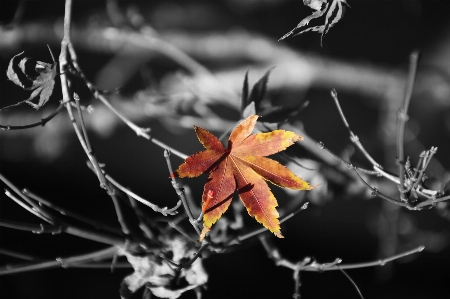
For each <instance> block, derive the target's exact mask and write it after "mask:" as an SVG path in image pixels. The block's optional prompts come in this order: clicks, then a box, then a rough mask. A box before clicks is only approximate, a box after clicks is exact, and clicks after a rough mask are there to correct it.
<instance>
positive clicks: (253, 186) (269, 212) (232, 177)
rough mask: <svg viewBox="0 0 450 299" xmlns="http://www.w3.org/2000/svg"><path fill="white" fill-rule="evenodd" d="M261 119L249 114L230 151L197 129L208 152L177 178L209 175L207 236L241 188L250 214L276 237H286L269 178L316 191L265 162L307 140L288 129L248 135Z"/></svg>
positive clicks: (182, 169)
mask: <svg viewBox="0 0 450 299" xmlns="http://www.w3.org/2000/svg"><path fill="white" fill-rule="evenodd" d="M258 117H259V116H257V115H250V116H249V117H248V118H247V119H245V120H244V121H242V122H241V123H240V124H239V125H238V126H237V127H236V128H235V129H234V130H233V132H232V133H231V135H230V138H229V140H228V149H226V148H225V147H224V146H223V145H222V143H221V142H220V141H219V139H217V137H216V136H214V135H213V134H211V133H210V132H208V131H207V130H205V129H202V128H199V127H196V126H194V129H195V132H196V134H197V137H198V139H199V140H200V142H201V143H202V144H203V146H204V147H205V148H206V150H205V151H202V152H198V153H196V154H194V155H192V156H190V157H188V158H187V159H186V160H185V161H184V163H183V164H181V165H180V167H179V168H178V169H177V170H176V171H175V172H174V173H173V175H175V176H178V177H181V178H184V177H197V176H199V175H201V174H202V173H210V175H209V178H208V181H207V182H206V184H205V187H204V191H203V197H202V202H203V205H202V211H203V213H204V216H203V227H204V229H203V234H202V235H203V236H204V234H205V233H206V232H207V231H209V230H210V229H211V226H212V225H213V224H214V223H215V222H216V221H217V220H218V219H219V218H220V217H221V216H222V214H223V213H224V212H225V211H226V210H227V209H228V207H229V205H230V203H231V199H232V197H233V194H234V191H235V190H237V191H238V194H239V197H240V199H241V201H242V203H243V204H244V206H245V207H246V209H247V212H248V213H249V215H250V216H252V217H254V218H255V219H256V220H257V221H258V222H259V223H261V224H262V225H264V226H265V227H266V228H267V229H268V230H270V231H271V232H272V233H274V234H275V236H277V237H279V238H283V236H282V235H281V231H280V222H279V220H278V217H279V215H278V212H277V210H276V207H277V200H276V199H275V196H274V195H273V194H272V192H271V191H270V188H269V186H268V185H267V183H266V182H265V180H267V181H269V182H271V183H273V184H275V185H277V186H281V187H286V188H290V189H298V190H311V189H312V188H313V187H311V186H310V185H309V184H308V183H307V182H305V181H303V180H302V179H301V178H299V177H298V176H296V175H295V174H294V173H293V172H291V171H290V170H289V169H288V168H287V167H285V166H283V165H281V164H280V163H278V162H277V161H274V160H272V159H269V158H265V156H268V155H272V154H275V153H277V152H280V151H282V150H285V149H286V148H287V147H289V146H291V145H292V144H294V142H296V141H298V140H302V139H303V137H301V136H300V135H297V134H295V133H294V132H290V131H285V130H275V131H272V132H268V133H258V134H253V135H251V136H250V134H251V133H252V131H253V128H254V127H255V125H256V121H257V119H258Z"/></svg>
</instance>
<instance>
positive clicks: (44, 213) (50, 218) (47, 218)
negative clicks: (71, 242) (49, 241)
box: [0, 173, 55, 224]
mask: <svg viewBox="0 0 450 299" xmlns="http://www.w3.org/2000/svg"><path fill="white" fill-rule="evenodd" d="M0 180H1V181H3V183H5V184H6V185H7V186H8V187H9V188H10V189H11V190H13V191H14V192H15V193H16V194H17V195H19V196H20V198H22V200H23V201H25V202H26V203H28V204H29V205H30V206H32V207H33V210H34V211H36V212H37V213H39V214H40V215H41V216H43V217H44V218H45V219H44V218H42V217H41V216H38V217H40V218H42V219H43V220H44V221H46V222H49V223H51V224H54V222H55V219H54V216H53V215H51V214H49V213H48V212H47V211H45V209H44V208H43V207H41V206H39V205H37V204H36V203H35V202H33V201H32V200H30V199H29V198H28V197H26V196H25V195H24V194H22V192H20V190H19V188H17V187H16V186H15V185H14V184H13V183H11V182H10V181H9V180H8V179H7V178H6V177H4V176H3V175H2V174H1V173H0ZM7 192H9V191H7ZM31 213H33V214H35V213H34V212H31ZM36 216H37V215H36Z"/></svg>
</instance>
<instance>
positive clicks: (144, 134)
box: [68, 43, 188, 159]
mask: <svg viewBox="0 0 450 299" xmlns="http://www.w3.org/2000/svg"><path fill="white" fill-rule="evenodd" d="M68 48H69V52H70V56H71V58H72V60H71V61H72V64H73V66H74V68H75V69H76V71H77V72H78V75H79V76H80V77H81V78H82V79H83V81H84V82H85V84H86V86H87V87H88V88H89V90H90V91H91V93H92V95H93V96H94V97H95V98H96V99H98V100H99V101H101V102H102V103H103V104H104V105H105V106H106V107H107V108H108V109H109V110H111V111H112V112H113V113H114V114H115V115H116V116H117V117H118V118H120V119H121V120H122V121H123V122H124V123H125V124H126V125H127V126H128V127H130V128H131V129H132V130H133V131H134V132H135V133H136V134H137V135H138V136H142V137H144V138H145V139H147V140H150V141H151V142H153V143H154V144H156V145H158V146H159V147H161V148H163V149H170V151H171V152H172V153H174V154H175V155H177V156H178V157H180V158H181V159H186V158H187V157H188V156H187V155H185V154H183V153H181V152H179V151H177V150H176V149H173V148H171V147H170V146H168V145H166V144H165V143H163V142H161V141H159V140H158V139H155V138H153V137H151V136H150V135H149V134H147V133H148V132H149V131H150V129H149V128H141V127H139V126H137V125H136V124H134V123H133V122H132V121H131V120H130V119H128V118H127V117H126V116H125V115H123V114H122V113H120V112H119V111H118V110H117V109H116V108H115V107H114V106H112V105H111V103H110V102H109V101H108V99H106V97H104V96H103V95H102V94H101V92H100V91H99V90H98V89H97V88H96V87H95V86H94V85H93V84H92V83H91V82H90V81H89V80H88V79H87V78H86V76H85V75H84V73H83V71H82V70H81V68H80V66H79V65H78V62H77V55H76V52H75V49H74V48H73V46H72V44H71V43H69V45H68Z"/></svg>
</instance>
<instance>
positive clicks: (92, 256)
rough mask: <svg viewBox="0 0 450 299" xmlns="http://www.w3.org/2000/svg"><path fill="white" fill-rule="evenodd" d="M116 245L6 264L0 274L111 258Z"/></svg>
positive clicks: (114, 252) (67, 266)
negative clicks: (42, 260)
mask: <svg viewBox="0 0 450 299" xmlns="http://www.w3.org/2000/svg"><path fill="white" fill-rule="evenodd" d="M117 250H118V248H117V247H114V246H113V247H108V248H106V249H102V250H99V251H94V252H91V253H88V254H83V255H77V256H73V257H67V258H56V259H55V260H50V261H46V262H40V263H32V264H23V265H13V266H11V265H8V266H6V267H3V268H0V275H8V274H16V273H23V272H30V271H36V270H44V269H51V268H59V267H62V268H70V267H71V266H72V265H76V264H82V263H89V262H91V261H100V260H104V259H108V258H111V257H112V256H113V255H114V254H116V253H117Z"/></svg>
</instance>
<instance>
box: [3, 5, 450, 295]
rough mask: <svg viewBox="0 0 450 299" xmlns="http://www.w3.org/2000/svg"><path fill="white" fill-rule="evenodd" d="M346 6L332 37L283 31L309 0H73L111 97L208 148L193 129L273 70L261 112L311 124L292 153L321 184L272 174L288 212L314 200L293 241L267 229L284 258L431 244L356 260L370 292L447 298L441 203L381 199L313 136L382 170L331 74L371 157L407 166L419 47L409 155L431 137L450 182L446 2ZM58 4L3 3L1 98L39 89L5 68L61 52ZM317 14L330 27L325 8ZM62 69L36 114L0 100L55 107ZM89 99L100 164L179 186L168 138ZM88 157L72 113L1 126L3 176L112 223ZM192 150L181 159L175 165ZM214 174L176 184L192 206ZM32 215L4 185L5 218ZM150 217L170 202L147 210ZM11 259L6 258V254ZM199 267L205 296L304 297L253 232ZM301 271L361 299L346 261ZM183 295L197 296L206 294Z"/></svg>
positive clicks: (136, 186) (85, 276) (234, 113)
mask: <svg viewBox="0 0 450 299" xmlns="http://www.w3.org/2000/svg"><path fill="white" fill-rule="evenodd" d="M347 2H348V4H349V5H350V6H351V8H349V9H346V11H345V15H344V17H343V18H342V19H341V20H340V21H339V22H338V23H337V24H336V25H335V26H334V27H332V28H331V29H330V31H329V32H328V34H326V35H325V36H324V38H323V45H322V46H321V43H320V35H319V34H317V33H305V34H303V35H300V36H297V37H293V38H288V39H286V40H283V41H280V42H278V41H277V40H278V39H279V38H280V37H281V36H283V35H284V34H285V33H287V32H288V31H290V30H291V29H293V28H294V27H295V26H296V25H297V24H298V23H299V22H300V21H301V20H302V19H303V18H304V17H306V16H308V15H310V14H311V13H312V10H311V9H310V8H309V7H307V6H305V5H303V3H302V1H300V0H246V1H237V0H216V1H206V0H204V1H193V0H189V1H188V0H183V1H181V0H180V1H168V0H166V1H156V0H152V1H150V0H149V1H77V0H74V4H73V5H74V6H73V32H72V39H73V43H74V47H75V50H76V51H77V54H78V62H79V64H80V67H81V68H82V69H83V71H84V72H85V74H86V76H87V77H88V79H89V80H91V81H92V82H94V83H95V84H96V86H97V87H98V88H100V89H104V90H112V91H114V90H116V89H118V92H112V93H111V94H109V95H108V98H109V99H110V100H111V102H112V103H113V105H115V107H117V109H118V110H120V111H121V112H123V113H124V114H125V115H126V116H127V117H129V118H130V119H131V120H133V121H134V122H136V123H137V124H138V125H139V126H141V127H148V128H151V132H150V134H151V136H153V137H155V138H157V139H159V140H162V141H163V142H165V143H166V144H168V145H169V146H171V147H173V148H175V149H177V150H179V151H181V152H183V153H185V154H187V155H191V154H193V153H195V152H197V151H200V150H201V149H202V147H201V144H200V143H199V142H198V140H197V138H196V136H195V133H194V130H193V129H192V126H193V125H196V126H200V127H203V128H205V129H208V130H210V131H211V132H213V133H215V134H216V135H217V136H220V135H222V134H223V133H224V132H225V131H226V130H227V129H229V128H230V127H233V126H234V125H235V124H236V122H237V121H238V120H239V119H240V117H241V115H240V105H241V104H240V94H241V90H242V84H243V80H244V76H245V73H246V71H247V70H249V83H250V85H251V86H252V85H253V84H254V83H255V82H256V81H257V80H258V79H259V78H261V77H262V76H263V74H264V73H265V72H266V71H267V70H268V69H270V68H271V67H276V68H275V69H274V70H273V71H272V73H271V75H270V78H269V83H268V91H267V94H266V96H265V98H264V101H263V103H262V104H261V110H260V111H257V113H258V114H261V115H263V116H264V117H263V118H262V120H263V121H264V118H265V117H266V118H265V119H267V121H270V122H278V123H281V122H284V121H285V119H286V118H287V116H288V115H289V116H291V117H290V118H289V120H288V122H287V123H286V124H284V127H283V128H287V129H290V130H294V131H296V132H297V133H299V134H302V135H304V136H305V142H304V143H302V144H301V145H298V146H297V145H296V146H295V147H294V146H293V147H292V148H290V150H289V151H288V153H289V154H290V155H292V156H293V157H295V159H294V160H295V161H296V163H297V164H301V165H303V166H304V167H299V166H298V165H297V164H295V163H293V162H289V167H290V168H291V169H292V170H293V171H294V172H295V173H296V174H298V175H299V176H300V177H302V178H304V179H305V180H307V181H309V182H311V183H312V184H318V183H321V184H322V185H321V186H320V187H318V188H317V189H316V190H314V191H312V192H307V193H306V194H305V192H289V191H286V190H282V189H280V188H277V187H273V188H272V189H273V192H274V194H275V196H276V197H277V199H278V201H279V205H280V207H279V211H280V214H283V212H284V213H286V212H287V211H289V207H292V206H293V202H294V205H295V204H301V203H303V202H305V201H309V202H310V205H309V208H308V209H307V210H306V211H302V212H301V213H300V214H298V215H297V216H296V217H294V218H293V219H291V220H289V221H288V222H286V223H285V224H283V226H282V231H283V234H284V236H285V239H282V240H273V242H274V244H275V245H276V246H277V248H278V249H279V250H280V252H281V254H282V255H283V256H284V257H286V258H287V259H289V260H291V261H294V262H295V261H300V260H302V259H303V258H304V257H306V256H310V257H313V258H315V259H317V261H319V262H331V261H334V260H335V259H336V258H341V259H342V260H343V263H358V262H365V261H372V260H376V259H379V258H385V257H389V256H392V255H394V254H397V253H400V252H403V251H406V250H410V249H413V248H415V247H417V246H419V245H424V246H425V247H426V249H425V251H423V252H422V253H420V254H415V255H413V256H410V257H407V258H404V259H401V260H398V261H396V262H394V263H391V264H386V265H385V266H383V267H373V268H367V269H359V270H349V271H347V273H348V274H349V275H350V276H351V277H352V278H353V279H354V281H355V283H356V284H357V285H358V287H359V288H360V290H361V292H362V294H363V295H364V298H366V299H367V298H379V297H380V296H381V295H382V296H383V297H384V298H386V299H387V298H398V297H402V298H448V296H449V295H450V288H449V284H448V282H449V279H450V270H449V269H450V248H449V238H450V229H449V228H450V226H449V221H450V207H449V206H448V204H447V203H441V204H439V205H438V206H436V207H435V208H433V209H431V210H424V211H421V212H416V211H409V210H406V209H400V208H398V207H397V206H393V205H392V204H390V203H388V202H385V201H383V200H382V199H380V198H375V197H373V196H371V195H370V192H369V190H368V189H367V188H365V187H364V186H363V185H362V183H361V182H360V181H358V180H357V179H356V178H355V176H354V174H353V173H351V172H350V171H349V170H348V169H346V168H345V167H341V165H339V164H338V163H337V162H336V161H334V160H333V159H332V158H331V156H329V155H327V154H326V153H325V152H323V151H321V150H320V149H319V148H318V147H317V146H316V142H318V141H322V142H324V143H325V145H326V146H327V147H328V148H330V149H331V150H332V151H333V152H334V153H335V154H337V155H339V156H341V157H343V158H345V159H347V160H351V161H352V163H354V164H355V165H357V166H361V167H365V168H370V167H371V165H370V163H369V162H368V161H366V160H365V159H364V156H363V155H361V154H360V153H358V152H357V151H356V150H355V147H354V146H353V145H352V144H351V141H350V139H349V134H348V131H347V129H346V128H345V126H344V124H343V122H342V120H341V119H340V116H339V114H338V111H337V109H336V106H335V105H334V103H333V100H332V98H331V96H330V90H331V89H332V88H336V89H337V92H338V95H339V99H340V103H341V106H342V109H343V111H344V113H345V115H346V117H347V120H348V122H349V124H350V126H351V128H352V131H353V132H354V133H355V134H356V135H358V136H359V138H360V141H361V142H362V144H363V145H364V147H365V148H366V149H367V151H368V152H369V153H370V154H371V155H372V156H373V157H374V158H375V160H377V161H378V162H379V163H380V164H382V165H383V166H384V167H385V169H386V170H388V171H392V172H394V173H396V172H397V166H396V164H395V156H396V151H395V141H396V139H395V138H396V137H395V130H396V115H397V111H398V109H399V107H400V105H401V101H402V97H403V93H404V87H405V80H406V72H407V69H408V56H409V54H410V53H411V52H412V51H414V50H419V51H420V53H421V59H420V62H419V66H418V72H417V79H416V84H415V86H414V91H413V96H412V99H411V105H410V107H409V111H408V114H409V116H410V119H409V121H408V123H407V130H406V137H405V151H406V154H407V155H408V156H410V157H411V162H412V165H415V164H416V163H417V161H418V157H419V154H420V153H421V152H422V151H423V150H428V149H430V147H432V146H435V147H438V152H437V154H436V155H435V158H434V159H433V161H432V162H431V164H430V167H429V168H428V171H427V176H428V180H427V186H428V187H429V188H430V189H434V190H443V191H444V189H445V184H446V182H448V181H449V179H450V173H449V170H450V154H449V153H450V56H449V55H450V54H449V53H450V21H449V18H448V17H447V15H448V11H450V2H448V1H419V0H403V1H402V0H395V1H394V0H391V1H380V0H377V1H368V0H367V1H352V0H348V1H347ZM63 15H64V1H31V0H30V1H9V0H6V1H5V0H2V1H1V2H0V69H1V70H3V71H2V74H3V75H1V76H0V106H1V107H4V106H7V105H11V104H14V103H16V102H18V101H21V100H24V99H26V98H28V96H29V92H27V91H24V90H22V89H20V88H19V87H18V86H16V85H14V84H13V83H12V82H10V81H8V80H7V77H6V69H7V67H8V63H9V61H10V59H11V58H12V57H13V56H14V55H16V54H18V53H20V52H22V51H26V54H27V56H29V57H32V58H34V59H36V60H38V61H43V62H48V63H50V62H51V56H50V54H49V53H48V49H47V46H46V45H47V44H48V45H49V46H50V48H51V49H52V51H53V52H54V54H55V56H56V57H57V56H58V55H59V49H60V43H61V39H62V29H63V24H62V20H63ZM311 24H312V25H321V24H323V19H317V20H313V21H312V22H311ZM56 82H57V83H56V84H55V90H54V92H53V95H52V96H51V98H50V100H49V102H48V103H47V104H46V105H45V106H44V107H42V108H40V109H39V110H38V111H35V110H34V109H33V108H31V107H30V106H25V105H23V106H20V107H18V108H16V109H14V110H11V111H7V112H0V124H1V125H23V124H28V123H32V122H36V121H39V120H40V119H41V118H43V117H45V116H47V115H49V114H50V113H51V112H52V111H53V110H54V109H55V108H56V107H57V106H58V101H59V100H61V88H60V85H59V83H58V80H56ZM75 84H77V82H75ZM78 84H80V86H81V82H78ZM80 98H81V103H82V104H83V105H91V106H92V107H93V112H92V113H90V114H87V113H86V115H85V120H86V124H87V126H88V130H89V131H88V132H89V134H90V138H91V141H92V144H93V147H94V149H95V153H96V155H97V157H98V159H99V161H100V162H101V163H104V164H105V165H106V166H105V169H106V171H107V172H108V173H109V174H110V175H111V176H113V177H114V178H115V179H117V180H118V181H120V182H121V183H122V184H123V185H124V186H128V187H130V188H131V189H132V190H133V191H134V192H136V193H137V194H139V195H141V196H142V197H144V198H148V199H149V200H151V201H152V202H154V203H157V204H159V205H160V206H169V207H172V206H174V205H175V204H176V202H177V200H178V198H177V195H176V193H175V192H174V190H173V188H172V186H171V183H170V180H169V179H168V174H169V172H168V170H167V167H166V162H165V159H164V156H163V149H161V148H159V147H157V146H156V145H154V144H152V143H151V142H148V141H146V140H145V139H143V138H138V137H137V136H136V134H135V133H134V132H133V131H131V130H130V129H129V128H128V127H126V126H125V125H124V124H123V123H122V122H121V121H120V120H119V119H118V118H117V117H116V116H114V115H113V114H112V113H111V112H109V111H108V110H107V109H106V108H105V107H104V106H103V105H102V104H101V103H100V102H99V101H97V100H95V99H94V98H93V97H92V96H91V95H90V93H89V90H87V89H83V88H82V87H80ZM277 109H278V110H277ZM279 110H280V111H281V112H279V113H277V111H279ZM288 112H289V113H288ZM85 161H86V157H85V155H84V152H83V151H82V148H81V146H80V144H79V142H78V140H77V138H76V135H75V133H74V132H73V129H72V127H71V123H70V121H69V119H68V118H67V113H66V112H65V111H62V112H61V113H60V114H58V115H57V116H56V117H55V118H54V119H52V120H51V121H50V122H49V123H47V124H46V125H45V126H44V127H37V128H33V129H29V130H21V131H0V172H1V173H2V174H3V175H4V176H6V177H7V178H8V179H9V180H10V181H12V182H13V183H15V184H16V185H17V186H18V187H19V188H27V189H29V190H32V191H33V192H35V193H37V194H39V195H41V196H42V197H44V198H46V199H48V200H51V201H53V202H55V203H58V204H59V205H62V206H64V207H67V208H70V209H72V210H74V211H77V212H79V213H82V214H83V215H85V216H87V217H91V218H93V219H98V220H101V221H104V222H107V223H110V224H111V225H114V226H117V227H118V224H117V223H116V222H117V219H116V216H115V213H114V207H113V205H112V203H111V200H110V198H109V197H108V196H107V195H106V194H105V192H104V191H103V190H101V189H100V188H99V186H98V180H97V178H96V177H95V175H94V174H93V173H92V172H91V171H90V170H89V169H88V168H87V167H86V163H85ZM280 161H282V160H280ZM181 162H182V160H181V159H179V158H178V157H175V156H173V158H172V163H173V164H174V166H178V165H179V164H180V163H181ZM284 163H286V162H285V161H284ZM205 180H206V176H202V177H200V178H197V179H191V180H183V184H185V185H186V187H187V188H188V189H189V190H190V193H191V194H192V198H194V200H196V201H197V202H198V203H199V202H200V197H201V194H202V191H203V185H204V182H205ZM368 180H369V181H370V183H371V184H372V185H373V186H375V187H376V188H377V189H379V190H380V191H382V192H383V193H385V194H388V195H390V196H392V197H395V198H397V196H398V189H397V186H396V185H394V184H392V183H390V182H388V181H386V180H385V179H379V178H378V179H377V178H368ZM0 185H1V187H2V188H4V185H3V184H0ZM447 188H448V187H447ZM447 192H448V191H447ZM245 214H246V213H245ZM33 217H34V216H32V215H30V214H29V213H27V212H26V211H25V210H23V209H21V208H20V207H19V206H17V205H16V204H15V203H13V202H12V201H11V200H10V199H9V198H8V197H6V196H5V195H4V194H3V192H2V194H0V218H2V219H9V220H15V221H23V222H33V221H34V222H35V223H39V222H38V221H37V219H35V218H33ZM149 217H159V216H158V215H156V214H154V213H153V214H151V213H149ZM244 223H245V226H246V227H247V226H248V228H249V229H252V228H253V229H254V228H257V227H258V224H257V223H256V222H255V221H254V220H253V219H250V217H248V216H246V215H244ZM185 225H186V229H187V230H192V228H191V227H189V225H187V223H185ZM191 233H193V231H192V232H191ZM103 247H104V245H102V244H97V243H95V242H91V241H87V240H82V239H79V238H76V237H73V236H69V235H64V234H62V235H39V234H32V233H27V232H20V231H16V230H12V229H8V228H3V227H2V228H0V248H2V249H8V250H11V251H18V252H22V253H28V254H33V255H36V256H40V257H42V258H46V259H52V258H55V257H66V256H70V255H75V254H81V253H84V252H88V251H92V250H96V249H100V248H103ZM18 262H20V260H17V259H14V258H12V257H8V256H5V255H1V254H0V266H4V265H6V264H14V263H18ZM203 263H204V266H205V268H206V270H207V272H208V274H209V282H208V284H207V289H206V290H205V291H204V298H230V297H235V298H241V297H242V298H249V297H259V296H262V295H265V296H266V297H267V296H270V297H272V298H291V297H292V294H293V293H294V283H293V280H292V272H291V271H289V270H287V269H286V268H281V267H277V266H275V264H274V262H273V261H272V260H270V259H269V258H268V257H267V253H266V252H265V251H264V249H263V247H262V246H261V244H260V242H259V240H258V239H257V238H253V239H250V240H249V241H247V242H244V243H243V244H241V245H239V246H234V247H233V248H230V250H229V251H227V252H226V253H224V254H216V255H211V256H210V257H208V258H206V259H204V262H203ZM130 272H131V269H117V270H116V271H115V272H114V273H110V271H109V269H103V270H100V269H53V270H46V271H38V272H30V273H24V274H16V275H11V276H0V297H1V298H18V299H28V298H84V299H88V298H119V292H118V290H119V285H120V282H121V281H122V279H123V278H124V277H125V276H126V275H128V274H129V273H130ZM301 282H302V286H301V295H302V298H332V297H334V296H339V297H345V298H359V295H358V293H357V292H356V290H355V289H354V287H353V286H352V285H351V283H350V282H349V281H348V280H347V279H346V278H345V276H344V275H342V273H340V272H338V271H330V272H324V273H311V272H304V273H301ZM182 298H195V293H194V292H187V293H185V294H183V296H182Z"/></svg>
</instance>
